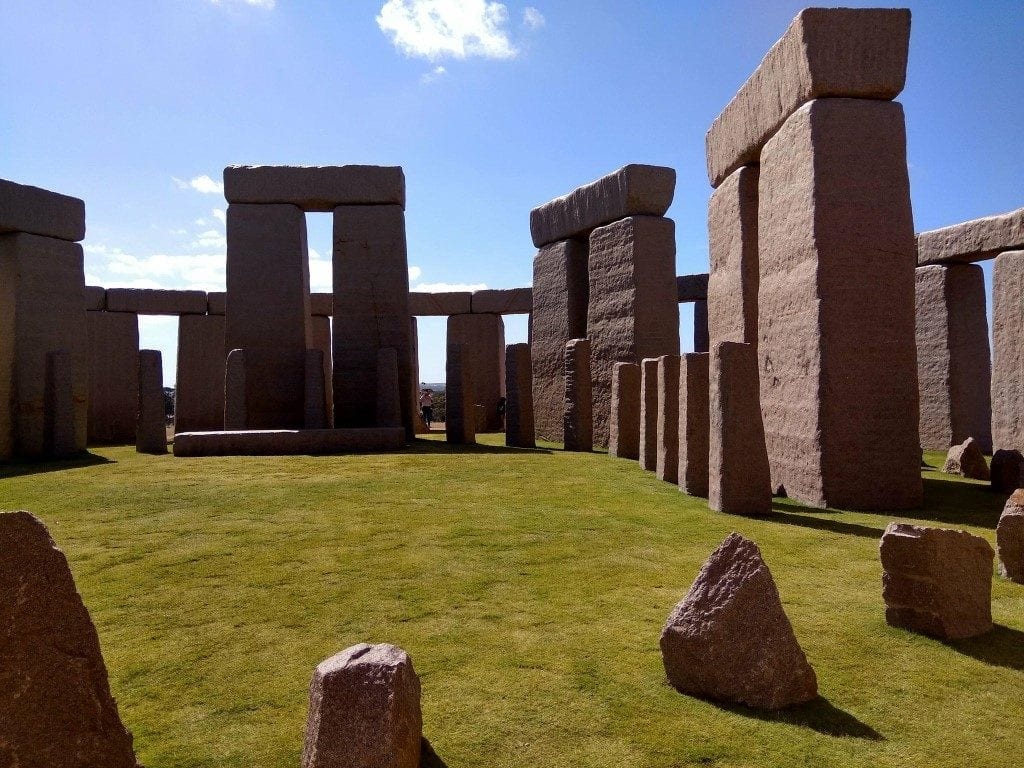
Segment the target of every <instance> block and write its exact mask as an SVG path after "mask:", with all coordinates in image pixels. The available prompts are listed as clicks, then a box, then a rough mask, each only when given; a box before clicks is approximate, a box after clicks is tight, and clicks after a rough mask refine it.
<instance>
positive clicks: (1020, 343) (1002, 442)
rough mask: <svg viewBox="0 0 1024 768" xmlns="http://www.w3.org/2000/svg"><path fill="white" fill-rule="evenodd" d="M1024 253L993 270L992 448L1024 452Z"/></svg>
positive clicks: (1000, 259) (1008, 256)
mask: <svg viewBox="0 0 1024 768" xmlns="http://www.w3.org/2000/svg"><path fill="white" fill-rule="evenodd" d="M1021 296H1024V251H1007V252H1006V253H1001V254H999V255H998V256H997V257H996V263H995V267H994V268H993V270H992V446H993V447H994V448H996V449H1000V448H1002V449H1007V450H1017V451H1024V302H1022V301H1021V298H1020V297H1021Z"/></svg>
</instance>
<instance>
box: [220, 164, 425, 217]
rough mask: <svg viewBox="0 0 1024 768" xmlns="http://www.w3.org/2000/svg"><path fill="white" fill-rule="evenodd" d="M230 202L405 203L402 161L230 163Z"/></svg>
mask: <svg viewBox="0 0 1024 768" xmlns="http://www.w3.org/2000/svg"><path fill="white" fill-rule="evenodd" d="M224 197H225V198H226V199H227V201H228V202H229V203H287V204H289V205H294V206H297V207H299V208H301V209H302V210H303V211H306V212H309V211H319V212H323V213H329V212H331V211H333V210H334V209H335V208H337V207H338V206H340V205H346V206H348V205H392V204H393V205H397V206H400V207H401V208H405V173H404V172H403V171H402V168H401V166H380V165H328V166H295V165H229V166H228V167H227V168H225V169H224Z"/></svg>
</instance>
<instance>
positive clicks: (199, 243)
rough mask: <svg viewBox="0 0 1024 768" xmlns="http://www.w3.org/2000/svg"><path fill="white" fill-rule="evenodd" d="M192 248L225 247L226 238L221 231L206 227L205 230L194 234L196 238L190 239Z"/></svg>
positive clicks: (226, 244)
mask: <svg viewBox="0 0 1024 768" xmlns="http://www.w3.org/2000/svg"><path fill="white" fill-rule="evenodd" d="M192 247H193V248H227V247H228V241H227V238H226V237H224V235H223V234H222V233H221V232H218V231H217V230H216V229H208V230H206V231H205V232H200V233H199V234H198V235H196V239H195V240H193V241H192Z"/></svg>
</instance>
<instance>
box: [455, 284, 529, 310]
mask: <svg viewBox="0 0 1024 768" xmlns="http://www.w3.org/2000/svg"><path fill="white" fill-rule="evenodd" d="M532 304H533V289H532V288H507V289H502V290H494V289H492V290H484V291H473V297H472V308H473V312H476V313H489V314H494V315H528V314H529V313H530V309H531V307H532ZM453 314H454V313H453Z"/></svg>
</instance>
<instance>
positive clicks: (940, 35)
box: [0, 0, 1024, 382]
mask: <svg viewBox="0 0 1024 768" xmlns="http://www.w3.org/2000/svg"><path fill="white" fill-rule="evenodd" d="M844 4H846V5H854V6H857V5H871V4H872V3H858V2H849V0H848V1H847V2H846V3H844ZM875 4H877V3H875ZM909 6H910V7H911V8H912V10H913V31H912V36H911V52H910V67H909V74H908V81H907V88H906V90H905V91H904V93H903V95H902V96H901V97H900V101H901V102H902V103H903V104H904V106H905V108H906V116H907V129H908V145H909V150H908V160H909V164H910V169H911V185H912V195H913V203H914V213H915V221H916V225H917V228H918V229H919V230H923V229H930V228H934V227H938V226H943V225H946V224H950V223H954V222H958V221H962V220H965V219H970V218H974V217H977V216H983V215H988V214H992V213H998V212H1003V211H1007V210H1010V209H1013V208H1018V207H1020V206H1022V205H1024V153H1022V152H1021V151H1020V145H1021V138H1020V137H1021V126H1024V86H1022V83H1024V53H1022V48H1021V42H1022V40H1024V3H1021V2H1020V0H1003V1H998V0H996V1H989V2H960V3H955V2H942V1H941V0H935V1H931V2H912V3H909ZM801 7H802V4H801V3H800V2H785V1H783V0H734V1H731V0H716V1H715V2H702V3H697V2H687V1H685V0H678V2H661V3H659V2H642V1H639V0H638V1H637V2H633V3H622V2H611V1H610V0H587V1H586V2H577V1H576V0H558V2H555V1H554V0H529V2H526V3H522V2H513V1H511V0H509V1H508V2H504V3H495V2H484V0H387V2H385V0H372V1H370V0H367V1H363V0H333V1H331V0H217V1H216V2H215V1H214V0H138V1H136V2H127V1H120V0H105V1H101V2H89V3H85V2H81V0H0V17H2V19H3V23H4V27H5V32H6V34H5V35H4V45H3V48H2V50H0V93H3V95H4V98H3V99H2V102H0V176H3V177H5V178H10V179H13V180H15V181H19V182H24V183H30V184H35V185H37V186H42V187H46V188H49V189H54V190H57V191H60V192H65V193H67V194H72V195H75V196H77V197H81V198H83V199H84V200H85V201H86V211H87V224H88V234H87V236H86V241H85V246H86V273H87V275H88V276H89V280H90V281H94V282H99V283H100V284H103V285H106V286H133V285H137V286H160V287H168V288H178V287H182V288H183V287H199V288H203V289H207V290H216V289H222V288H223V279H224V278H223V274H224V264H223V261H224V227H223V211H224V208H225V202H224V199H223V195H222V194H221V192H220V189H219V183H220V180H221V171H222V169H223V168H224V166H225V165H230V164H235V163H261V164H323V165H332V164H346V163H370V164H383V165H402V166H403V167H404V168H405V174H406V180H407V185H408V206H407V227H408V239H409V264H410V269H411V276H412V278H413V280H412V284H413V286H414V287H416V286H426V287H427V288H428V289H429V288H430V287H434V288H440V287H443V286H445V285H475V286H482V285H486V286H487V287H492V288H502V287H515V286H521V285H528V284H529V283H530V280H531V262H532V258H533V254H534V252H535V249H534V248H533V245H532V243H531V241H530V236H529V211H530V208H532V207H533V206H535V205H537V204H539V203H541V202H544V201H546V200H548V199H550V198H552V197H554V196H557V195H560V194H563V193H564V192H567V191H569V190H570V189H572V188H573V187H575V186H577V185H579V184H581V183H584V182H587V181H590V180H592V179H594V178H596V177H598V176H601V175H603V174H605V173H607V172H608V171H610V170H613V169H615V168H617V167H619V166H621V165H623V164H625V163H628V162H643V163H656V164H663V165H669V166H672V167H674V168H675V169H676V170H677V172H678V184H677V190H676V197H675V202H674V204H673V206H672V208H671V209H670V211H669V214H668V215H669V216H671V217H672V218H674V219H675V221H676V225H677V248H678V272H679V273H680V274H683V273H688V272H702V271H706V269H707V233H706V221H705V219H706V207H707V198H708V195H709V193H710V188H709V186H708V181H707V177H706V174H705V164H704V133H705V131H706V130H707V127H708V125H709V124H710V122H711V121H712V120H713V119H714V117H715V116H716V115H717V114H718V112H719V111H720V110H721V109H722V107H723V106H724V105H725V104H726V102H727V101H728V100H729V99H730V98H731V97H732V95H733V93H735V91H736V89H737V88H738V87H739V86H740V85H741V84H742V83H743V81H744V80H745V79H746V78H747V77H748V75H749V74H750V73H751V72H752V71H753V69H754V68H755V67H756V66H757V64H758V62H759V61H760V59H761V57H762V56H763V55H764V53H765V51H767V49H768V48H769V47H770V46H771V44H772V43H773V42H774V41H775V40H776V39H777V38H778V37H779V36H780V35H781V34H782V32H783V31H784V30H785V28H786V26H787V25H788V24H789V22H790V20H791V19H792V17H793V16H794V15H795V14H796V12H797V11H798V10H799V9H800V8H801ZM431 19H434V20H438V19H440V20H441V21H442V22H443V24H442V25H441V26H438V25H437V24H432V23H431ZM309 225H310V245H311V247H312V249H313V250H314V253H313V254H312V255H311V258H312V262H311V264H312V276H313V283H314V286H313V287H314V289H315V290H329V281H330V277H329V276H330V266H329V258H330V243H331V235H330V217H329V215H326V214H322V215H316V214H315V215H311V216H310V217H309ZM688 321H689V315H688V313H686V312H685V308H684V319H683V323H684V327H688ZM507 337H508V340H509V341H510V342H511V341H524V340H525V337H526V324H525V321H524V320H523V319H522V318H514V319H510V320H509V322H508V325H507ZM684 339H685V341H684V345H687V344H689V343H690V339H689V335H688V332H687V333H686V334H684ZM443 340H444V321H443V320H441V319H437V320H434V319H431V320H424V319H421V321H420V349H421V374H422V378H423V379H424V380H428V381H439V380H442V379H443V370H444V365H443ZM142 341H143V345H145V346H150V347H157V348H160V349H163V350H164V357H165V367H166V368H167V374H166V380H167V381H168V382H173V380H174V374H173V359H174V354H173V352H174V346H175V323H174V321H173V320H171V319H163V318H158V319H146V320H145V321H144V322H143V329H142Z"/></svg>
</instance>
